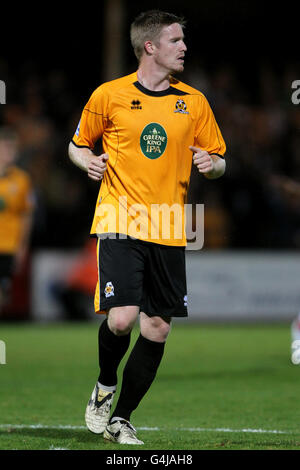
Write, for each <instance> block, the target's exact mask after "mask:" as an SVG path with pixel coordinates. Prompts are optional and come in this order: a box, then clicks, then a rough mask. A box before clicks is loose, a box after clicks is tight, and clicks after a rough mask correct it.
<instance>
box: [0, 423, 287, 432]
mask: <svg viewBox="0 0 300 470" xmlns="http://www.w3.org/2000/svg"><path fill="white" fill-rule="evenodd" d="M0 429H11V430H13V429H53V430H60V429H65V430H68V429H69V430H80V429H87V428H86V426H73V425H71V424H58V425H54V426H51V425H49V426H48V425H45V424H0ZM137 430H140V431H165V432H167V431H181V432H182V431H184V432H185V431H187V432H227V433H232V432H234V433H257V434H259V433H261V434H294V433H293V431H283V430H278V429H249V428H243V429H231V428H159V427H153V428H151V427H145V426H141V427H137Z"/></svg>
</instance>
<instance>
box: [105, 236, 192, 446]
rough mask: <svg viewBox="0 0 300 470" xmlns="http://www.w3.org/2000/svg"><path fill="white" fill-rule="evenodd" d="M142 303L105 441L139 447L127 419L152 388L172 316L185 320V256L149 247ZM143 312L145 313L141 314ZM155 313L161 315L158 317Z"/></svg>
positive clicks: (180, 250)
mask: <svg viewBox="0 0 300 470" xmlns="http://www.w3.org/2000/svg"><path fill="white" fill-rule="evenodd" d="M147 251H148V253H147V265H146V269H145V273H144V274H145V276H144V291H143V299H142V303H141V310H142V312H141V314H140V323H141V334H140V336H139V338H138V340H137V342H136V344H135V346H134V347H133V349H132V351H131V354H130V356H129V358H128V361H127V363H126V365H125V368H124V372H123V381H122V388H121V392H120V397H119V400H118V403H117V405H116V408H115V410H114V412H113V414H112V418H111V420H110V422H109V424H108V426H107V428H106V430H105V432H104V437H106V438H107V439H110V440H113V441H115V442H119V443H124V444H125V443H127V444H141V443H142V442H141V441H139V440H138V439H137V438H136V434H135V430H134V428H132V426H131V424H130V422H129V419H130V416H131V413H132V412H133V411H134V410H135V409H136V408H137V406H138V405H139V403H140V402H141V400H142V398H143V396H144V395H145V393H147V391H148V390H149V387H150V386H151V384H152V382H153V380H154V378H155V376H156V373H157V370H158V367H159V364H160V362H161V359H162V357H163V353H164V347H165V342H166V339H167V336H168V334H169V331H170V325H171V317H172V316H187V306H186V303H187V297H186V276H185V253H184V249H181V248H169V247H159V246H154V245H150V244H149V248H148V250H147ZM144 312H146V313H144ZM158 312H163V315H160V314H159V313H158Z"/></svg>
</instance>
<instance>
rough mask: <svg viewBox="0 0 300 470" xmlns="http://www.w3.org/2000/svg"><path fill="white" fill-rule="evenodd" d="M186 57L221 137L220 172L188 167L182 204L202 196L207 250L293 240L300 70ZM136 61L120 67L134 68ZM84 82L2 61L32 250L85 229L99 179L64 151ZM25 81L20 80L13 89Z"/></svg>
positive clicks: (289, 244) (4, 109)
mask: <svg viewBox="0 0 300 470" xmlns="http://www.w3.org/2000/svg"><path fill="white" fill-rule="evenodd" d="M194 60H195V62H194V63H191V62H189V63H188V64H187V66H186V71H185V72H184V75H183V76H182V77H178V78H179V79H182V80H183V81H185V82H187V83H189V84H190V85H192V86H194V87H196V88H197V89H199V90H201V91H202V92H203V93H204V94H205V95H206V97H207V98H208V100H209V102H210V104H211V107H212V109H213V111H214V113H215V116H216V119H217V122H218V124H219V126H220V128H221V131H222V134H223V136H224V138H225V141H226V143H227V152H226V159H227V173H226V176H224V177H223V178H221V179H220V180H219V181H212V180H210V181H208V180H206V179H205V178H203V177H202V176H199V174H198V173H197V172H196V171H195V169H193V171H192V176H191V184H190V191H189V202H194V203H203V204H205V224H206V225H205V245H204V248H207V249H210V248H266V249H290V248H300V217H299V215H300V204H299V199H298V198H297V197H295V195H294V193H293V190H292V185H293V181H298V182H299V181H300V105H298V106H297V105H295V104H293V103H292V100H291V95H292V88H291V84H292V82H293V81H294V80H296V79H297V78H300V77H297V73H298V70H297V68H296V65H295V64H293V63H287V64H286V66H285V68H284V69H283V70H282V69H281V70H280V73H278V70H277V69H276V66H275V65H274V64H272V63H269V64H268V62H267V61H261V63H260V65H258V67H257V68H256V70H255V73H253V76H251V77H250V78H249V76H248V77H245V76H241V74H240V70H239V68H238V65H236V66H235V65H234V64H231V63H223V64H222V65H221V66H218V68H216V69H211V67H210V66H206V64H205V63H202V62H199V63H198V62H197V60H196V59H195V58H194ZM132 71H134V65H133V68H131V69H128V70H126V71H125V73H131V72H132ZM90 75H91V76H92V80H91V84H90V89H89V87H88V86H87V87H86V88H85V89H84V90H83V89H82V88H80V87H77V86H76V84H75V83H74V78H73V76H72V71H71V72H70V70H67V71H64V69H63V68H59V69H54V70H47V71H44V70H42V69H41V68H39V65H38V64H37V63H33V62H30V61H29V62H24V64H23V65H22V66H21V67H20V68H19V71H18V74H17V75H16V73H15V70H14V71H13V70H11V69H10V67H9V65H8V64H6V63H5V62H4V61H3V62H1V78H2V79H4V80H5V82H6V84H7V104H6V105H2V106H0V119H1V121H0V122H1V125H8V126H11V127H12V128H14V129H15V130H16V131H17V133H18V136H19V156H18V157H19V165H20V166H21V167H22V168H24V169H25V170H27V171H28V172H29V174H30V175H31V178H32V181H33V186H34V191H35V199H36V208H35V214H34V225H33V232H32V239H31V247H32V249H35V248H64V249H68V248H71V249H72V248H76V247H80V246H82V245H83V244H84V242H85V240H86V239H87V237H88V234H89V228H90V224H91V221H92V216H93V211H94V206H95V202H96V196H97V193H98V189H99V187H98V184H97V183H95V182H93V181H90V180H89V179H88V178H87V176H86V175H85V174H84V173H83V172H82V171H80V170H79V169H78V168H76V167H74V165H73V164H72V163H71V162H70V161H69V158H68V154H67V149H68V143H69V141H70V139H71V138H72V136H73V134H74V132H75V129H76V127H77V124H78V121H79V119H80V114H81V111H82V108H83V106H84V105H85V103H86V101H87V100H88V98H89V95H90V94H91V93H92V91H93V89H94V88H96V87H97V86H98V85H99V84H100V83H101V76H99V77H97V75H95V74H93V73H92V72H91V74H90ZM20 83H22V87H20Z"/></svg>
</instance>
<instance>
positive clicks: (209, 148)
mask: <svg viewBox="0 0 300 470" xmlns="http://www.w3.org/2000/svg"><path fill="white" fill-rule="evenodd" d="M201 98H202V99H201V105H200V112H199V117H198V122H197V125H196V130H195V141H194V145H195V146H196V147H199V148H201V149H202V150H206V152H208V153H209V154H210V155H212V154H215V155H219V156H221V157H224V154H225V152H226V144H225V142H224V139H223V136H222V134H221V131H220V129H219V126H218V124H217V122H216V119H215V116H214V113H213V111H212V109H211V107H210V105H209V103H208V101H207V99H206V98H205V96H203V95H202V96H201Z"/></svg>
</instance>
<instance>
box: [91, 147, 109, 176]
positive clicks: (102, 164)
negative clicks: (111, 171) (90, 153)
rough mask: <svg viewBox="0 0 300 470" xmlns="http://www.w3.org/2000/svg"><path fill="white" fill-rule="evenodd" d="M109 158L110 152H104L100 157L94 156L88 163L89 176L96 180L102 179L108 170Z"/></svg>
mask: <svg viewBox="0 0 300 470" xmlns="http://www.w3.org/2000/svg"><path fill="white" fill-rule="evenodd" d="M108 159H109V156H108V153H103V154H102V155H99V156H98V157H92V158H91V159H90V161H89V163H88V165H87V172H88V176H89V178H91V179H92V180H94V181H100V180H102V178H103V175H104V173H105V171H106V168H107V165H106V162H107V160H108Z"/></svg>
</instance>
